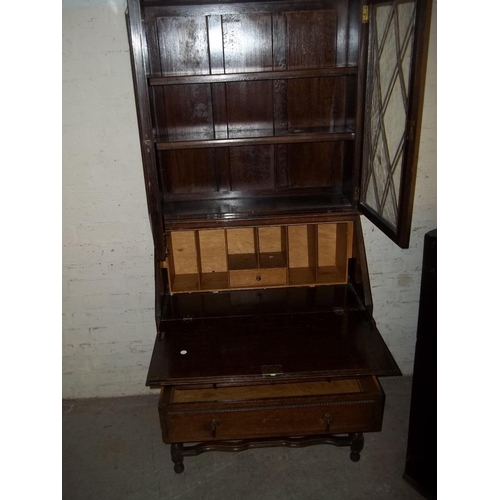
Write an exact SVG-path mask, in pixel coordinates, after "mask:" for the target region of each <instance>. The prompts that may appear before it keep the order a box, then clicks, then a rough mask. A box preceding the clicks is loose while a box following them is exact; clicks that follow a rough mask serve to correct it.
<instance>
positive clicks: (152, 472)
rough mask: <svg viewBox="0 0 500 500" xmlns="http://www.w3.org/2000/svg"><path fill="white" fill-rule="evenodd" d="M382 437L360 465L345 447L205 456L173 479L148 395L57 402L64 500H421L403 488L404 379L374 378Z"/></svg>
mask: <svg viewBox="0 0 500 500" xmlns="http://www.w3.org/2000/svg"><path fill="white" fill-rule="evenodd" d="M381 382H382V385H383V387H384V390H385V392H386V396H387V398H386V407H385V419H384V426H383V431H382V432H381V433H374V434H366V435H365V448H364V450H363V451H362V453H361V461H360V462H358V463H353V462H351V461H350V460H349V449H348V448H337V447H333V446H328V445H321V446H313V447H310V448H302V449H289V448H267V449H259V450H248V451H245V452H241V453H221V452H218V453H217V452H213V453H204V454H202V455H199V456H198V457H194V458H189V457H188V458H186V459H185V460H184V463H185V466H186V469H185V471H184V473H183V474H181V475H177V474H175V473H174V470H173V464H172V462H171V461H170V447H169V446H167V445H164V444H163V443H162V441H161V435H160V425H159V421H158V414H157V410H156V404H157V392H154V394H155V395H154V396H138V397H127V398H111V399H85V400H76V401H63V498H64V499H66V500H78V499H93V500H100V499H106V500H113V499H119V500H125V499H134V500H135V499H137V500H139V499H141V500H143V499H144V500H152V499H157V498H158V499H160V498H161V499H182V500H189V499H193V500H194V499H196V500H209V499H213V500H226V499H227V500H240V499H245V500H247V499H248V500H250V499H252V500H253V499H258V500H267V499H269V500H277V499H286V500H293V499H297V500H307V499H311V500H319V499H338V500H343V499H350V500H357V499H369V500H377V499H380V500H382V499H383V500H387V499H397V500H406V499H408V500H412V499H414V500H421V499H422V498H423V497H421V496H420V495H419V494H418V493H416V492H415V491H414V490H413V489H412V488H411V487H410V486H409V485H408V484H407V483H406V482H405V481H404V480H403V479H402V477H401V476H402V474H403V470H404V463H405V454H406V433H407V430H408V414H409V404H410V394H411V378H408V377H397V378H390V379H381Z"/></svg>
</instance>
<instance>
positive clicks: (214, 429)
mask: <svg viewBox="0 0 500 500" xmlns="http://www.w3.org/2000/svg"><path fill="white" fill-rule="evenodd" d="M219 425H220V422H219V421H218V420H212V421H211V422H210V430H211V431H212V437H213V438H214V439H215V436H216V435H217V427H219Z"/></svg>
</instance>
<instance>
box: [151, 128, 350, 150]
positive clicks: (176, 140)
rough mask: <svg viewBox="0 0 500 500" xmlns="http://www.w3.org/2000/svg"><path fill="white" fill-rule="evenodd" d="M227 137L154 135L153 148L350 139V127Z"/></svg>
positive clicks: (260, 132)
mask: <svg viewBox="0 0 500 500" xmlns="http://www.w3.org/2000/svg"><path fill="white" fill-rule="evenodd" d="M231 135H232V137H229V138H227V139H214V138H213V133H212V132H209V133H207V134H196V135H194V136H193V135H190V136H173V137H168V138H167V137H163V136H161V137H158V138H157V139H156V141H155V142H156V149H157V150H158V151H165V150H171V149H198V148H224V147H231V146H233V147H234V146H251V145H258V144H290V143H298V142H330V141H353V140H354V139H355V133H354V131H353V130H352V129H351V128H349V127H347V126H345V125H338V126H335V127H333V130H332V129H331V128H330V129H329V128H327V127H315V128H309V129H301V130H296V131H287V132H286V133H285V132H283V133H280V134H276V135H273V130H272V129H265V130H248V131H246V130H242V131H238V132H237V133H235V132H233V133H231Z"/></svg>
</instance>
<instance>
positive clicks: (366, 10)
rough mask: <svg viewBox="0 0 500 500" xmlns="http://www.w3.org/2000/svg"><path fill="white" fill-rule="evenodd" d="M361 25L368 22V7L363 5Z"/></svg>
mask: <svg viewBox="0 0 500 500" xmlns="http://www.w3.org/2000/svg"><path fill="white" fill-rule="evenodd" d="M361 20H362V22H363V23H367V22H368V21H369V20H370V6H369V5H363V17H362V18H361Z"/></svg>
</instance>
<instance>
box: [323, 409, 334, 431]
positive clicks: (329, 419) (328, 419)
mask: <svg viewBox="0 0 500 500" xmlns="http://www.w3.org/2000/svg"><path fill="white" fill-rule="evenodd" d="M323 420H324V421H325V422H326V432H330V424H331V423H332V421H333V417H332V415H331V413H325V415H324V416H323Z"/></svg>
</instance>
